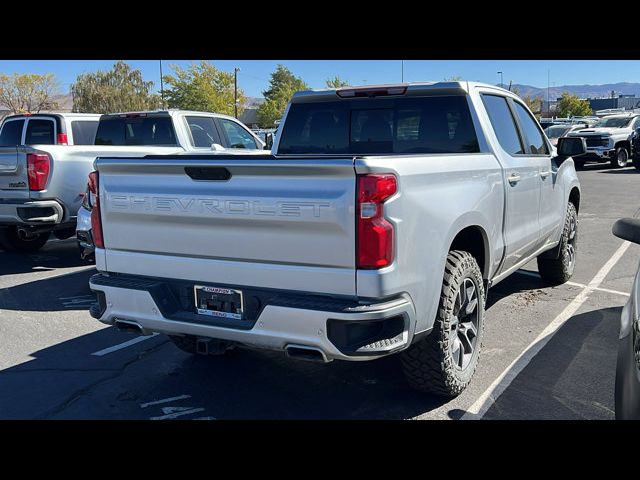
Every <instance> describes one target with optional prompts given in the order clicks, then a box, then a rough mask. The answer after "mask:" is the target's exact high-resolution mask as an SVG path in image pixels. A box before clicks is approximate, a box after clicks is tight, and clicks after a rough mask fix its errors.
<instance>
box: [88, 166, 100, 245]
mask: <svg viewBox="0 0 640 480" xmlns="http://www.w3.org/2000/svg"><path fill="white" fill-rule="evenodd" d="M99 192H100V190H99V184H98V172H91V173H90V174H89V195H91V196H92V197H93V198H91V207H92V208H91V236H92V237H93V244H94V245H95V246H96V247H97V248H104V238H103V236H102V219H101V218H100V195H99Z"/></svg>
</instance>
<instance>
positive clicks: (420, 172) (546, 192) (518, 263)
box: [90, 82, 585, 396]
mask: <svg viewBox="0 0 640 480" xmlns="http://www.w3.org/2000/svg"><path fill="white" fill-rule="evenodd" d="M584 151H585V145H584V140H583V139H581V138H561V139H560V140H559V142H558V147H557V153H556V150H555V149H553V148H552V146H551V145H550V143H549V140H548V139H547V138H546V136H545V135H544V133H543V132H542V129H541V128H540V125H539V124H538V123H537V121H536V120H535V118H534V117H533V115H532V113H531V111H530V110H529V109H528V108H527V106H526V105H525V104H524V103H522V101H521V100H520V99H519V98H518V97H517V96H516V95H514V94H513V93H511V92H509V91H507V90H504V89H501V88H498V87H494V86H491V85H484V84H479V83H471V82H442V83H421V84H395V85H380V86H366V87H357V88H356V87H345V88H340V89H338V90H323V91H309V92H299V93H297V94H296V95H294V97H293V99H292V101H291V103H290V105H289V106H288V108H287V111H286V113H285V116H284V118H283V121H282V124H281V125H280V132H279V133H278V135H277V137H276V140H275V144H274V146H273V149H272V154H263V155H253V156H242V155H234V156H231V155H226V154H224V153H221V154H218V155H207V154H196V153H191V152H188V153H181V154H177V155H165V156H158V157H153V158H144V159H139V158H109V157H108V156H105V157H101V158H99V159H97V160H96V163H95V165H96V171H95V172H92V173H91V177H90V178H91V183H90V187H91V197H92V201H94V205H95V206H94V211H93V216H92V220H93V223H92V228H93V230H94V231H96V232H98V234H97V235H96V236H95V239H96V266H97V269H98V271H99V273H98V274H96V275H94V276H93V277H92V278H91V280H90V287H91V289H92V290H93V291H94V292H96V295H97V299H98V300H97V303H96V304H95V305H94V306H93V307H92V308H91V315H92V316H94V317H95V318H96V319H99V320H100V321H101V322H104V323H106V324H109V325H115V326H117V327H119V328H121V329H126V330H130V331H134V332H137V333H140V334H143V335H147V334H150V333H151V332H161V333H165V334H168V335H169V337H170V338H171V340H172V341H173V342H174V343H175V345H176V346H177V347H178V348H180V349H182V350H184V351H186V352H189V353H201V354H212V353H215V354H220V353H224V352H225V351H226V350H227V349H229V348H232V347H233V346H235V345H237V344H243V345H248V346H252V347H256V348H267V349H273V350H280V351H284V352H286V353H287V354H288V355H289V356H290V357H293V358H298V359H304V360H311V361H317V362H328V361H331V360H333V359H341V360H351V361H363V360H372V359H376V358H379V357H382V356H385V355H389V354H394V353H399V354H400V355H401V359H402V365H403V368H404V372H405V374H406V376H407V378H408V381H409V383H410V384H411V385H413V386H414V387H415V388H417V389H419V390H422V391H428V392H433V393H436V394H439V395H444V396H455V395H458V394H459V393H460V392H462V391H463V390H464V388H465V387H466V386H467V385H468V384H469V382H470V381H471V378H472V376H473V373H474V371H475V369H476V366H477V364H478V358H479V355H480V349H481V345H482V336H483V329H484V318H485V304H486V292H487V289H488V288H490V287H491V286H493V285H495V284H496V283H498V282H500V281H501V280H503V279H504V278H506V277H508V276H509V275H510V274H511V273H513V272H514V271H516V270H518V269H519V268H520V267H522V266H523V265H524V264H526V263H527V262H529V261H530V260H532V259H535V258H537V261H538V269H539V272H540V275H541V276H542V278H543V279H544V280H545V281H546V282H549V283H551V284H559V283H563V282H566V281H567V280H569V278H571V275H572V274H573V270H574V267H575V262H576V251H577V238H578V236H577V231H578V210H579V208H580V185H579V182H578V178H577V175H576V172H575V168H574V164H573V161H572V160H571V156H572V155H579V154H582V153H584ZM516 321H517V319H516Z"/></svg>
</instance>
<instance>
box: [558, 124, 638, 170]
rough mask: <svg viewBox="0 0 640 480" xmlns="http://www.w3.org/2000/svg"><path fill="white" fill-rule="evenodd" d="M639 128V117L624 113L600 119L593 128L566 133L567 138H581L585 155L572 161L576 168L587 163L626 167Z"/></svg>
mask: <svg viewBox="0 0 640 480" xmlns="http://www.w3.org/2000/svg"><path fill="white" fill-rule="evenodd" d="M638 128H640V115H639V114H633V113H625V114H618V115H607V116H606V117H602V119H600V121H599V122H598V123H596V124H595V125H594V126H593V127H590V128H583V129H580V130H575V131H572V132H569V133H567V136H568V137H583V138H584V139H585V140H586V142H587V154H586V155H583V156H581V157H580V158H579V159H576V160H574V161H575V164H576V166H577V167H578V168H581V167H583V166H584V164H585V163H586V162H588V161H595V162H607V161H608V162H610V163H611V166H612V167H613V168H623V167H626V166H627V163H628V162H629V159H630V158H631V156H632V153H633V148H632V147H633V139H634V137H635V132H636V130H637V129H638Z"/></svg>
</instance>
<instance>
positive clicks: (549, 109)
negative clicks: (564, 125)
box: [547, 69, 551, 115]
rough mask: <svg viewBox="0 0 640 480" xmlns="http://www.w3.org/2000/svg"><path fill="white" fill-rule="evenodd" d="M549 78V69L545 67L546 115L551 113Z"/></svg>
mask: <svg viewBox="0 0 640 480" xmlns="http://www.w3.org/2000/svg"><path fill="white" fill-rule="evenodd" d="M550 79H551V70H550V69H547V115H551V98H550V94H549V83H550V82H549V80H550Z"/></svg>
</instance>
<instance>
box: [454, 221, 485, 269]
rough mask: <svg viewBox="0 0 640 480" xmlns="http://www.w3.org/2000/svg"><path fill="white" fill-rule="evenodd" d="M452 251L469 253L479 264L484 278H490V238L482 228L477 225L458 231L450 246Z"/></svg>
mask: <svg viewBox="0 0 640 480" xmlns="http://www.w3.org/2000/svg"><path fill="white" fill-rule="evenodd" d="M451 250H464V251H466V252H469V253H470V254H471V255H472V256H473V257H474V258H475V259H476V262H478V266H479V267H480V271H481V272H482V278H483V279H485V280H486V279H488V278H489V269H490V265H491V252H490V249H489V237H488V235H487V232H486V230H485V229H484V228H483V227H482V226H480V225H477V224H475V225H467V226H465V227H462V228H460V229H458V230H457V233H456V234H455V235H454V236H453V238H452V240H451V242H450V244H449V251H451Z"/></svg>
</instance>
